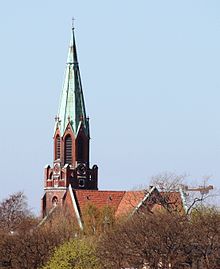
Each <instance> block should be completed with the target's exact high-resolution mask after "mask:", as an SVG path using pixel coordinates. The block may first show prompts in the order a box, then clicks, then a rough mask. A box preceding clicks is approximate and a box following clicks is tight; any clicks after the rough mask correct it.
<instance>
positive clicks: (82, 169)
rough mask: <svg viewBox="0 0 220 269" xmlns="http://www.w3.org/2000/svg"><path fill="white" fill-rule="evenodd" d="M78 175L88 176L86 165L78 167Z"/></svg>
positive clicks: (82, 164)
mask: <svg viewBox="0 0 220 269" xmlns="http://www.w3.org/2000/svg"><path fill="white" fill-rule="evenodd" d="M77 174H78V175H85V174H86V165H85V164H84V163H81V164H79V165H78V167H77Z"/></svg>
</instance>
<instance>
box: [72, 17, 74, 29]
mask: <svg viewBox="0 0 220 269" xmlns="http://www.w3.org/2000/svg"><path fill="white" fill-rule="evenodd" d="M74 21H75V18H74V17H72V30H74V29H75V27H74Z"/></svg>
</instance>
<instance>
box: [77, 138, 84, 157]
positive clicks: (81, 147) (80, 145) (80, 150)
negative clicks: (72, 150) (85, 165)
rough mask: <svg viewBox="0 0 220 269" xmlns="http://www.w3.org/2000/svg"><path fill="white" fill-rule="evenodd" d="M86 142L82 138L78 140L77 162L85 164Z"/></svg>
mask: <svg viewBox="0 0 220 269" xmlns="http://www.w3.org/2000/svg"><path fill="white" fill-rule="evenodd" d="M84 146H85V145H84V141H83V138H82V137H79V138H78V141H77V161H78V162H83V161H85V160H84V150H85V149H84Z"/></svg>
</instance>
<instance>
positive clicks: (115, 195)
mask: <svg viewBox="0 0 220 269" xmlns="http://www.w3.org/2000/svg"><path fill="white" fill-rule="evenodd" d="M74 194H75V198H76V201H77V204H78V207H79V210H80V212H82V211H83V210H84V209H85V207H86V206H87V205H88V204H93V205H94V206H96V207H97V208H102V207H104V206H110V207H112V208H113V209H114V210H115V211H116V210H117V208H118V206H119V204H120V202H121V200H122V198H123V196H124V194H125V191H97V190H74Z"/></svg>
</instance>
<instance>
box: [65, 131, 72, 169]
mask: <svg viewBox="0 0 220 269" xmlns="http://www.w3.org/2000/svg"><path fill="white" fill-rule="evenodd" d="M65 164H72V138H71V136H70V135H68V136H67V137H66V138H65Z"/></svg>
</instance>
